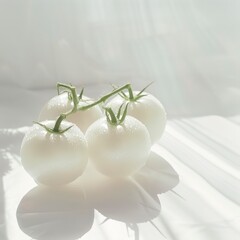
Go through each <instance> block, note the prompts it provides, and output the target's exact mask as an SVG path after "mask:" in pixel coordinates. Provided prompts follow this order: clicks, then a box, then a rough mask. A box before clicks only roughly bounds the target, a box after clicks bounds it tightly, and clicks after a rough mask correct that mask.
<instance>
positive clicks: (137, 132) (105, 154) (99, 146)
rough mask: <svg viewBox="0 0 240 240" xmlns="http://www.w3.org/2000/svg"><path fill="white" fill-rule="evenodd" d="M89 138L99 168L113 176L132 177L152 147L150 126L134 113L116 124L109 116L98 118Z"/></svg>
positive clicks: (89, 130)
mask: <svg viewBox="0 0 240 240" xmlns="http://www.w3.org/2000/svg"><path fill="white" fill-rule="evenodd" d="M86 139H87V142H88V149H89V156H90V159H91V160H92V162H93V163H94V165H95V167H96V169H97V170H98V171H100V172H101V173H103V174H105V175H108V176H111V177H119V176H128V175H131V174H132V173H134V172H136V171H137V170H138V169H140V168H141V167H143V166H144V165H145V163H146V161H147V158H148V155H149V152H150V148H151V140H150V136H149V133H148V130H147V128H146V127H145V126H144V125H143V124H142V123H141V122H140V121H138V120H137V119H136V118H133V117H131V116H126V118H125V119H124V121H123V122H121V123H117V124H115V125H114V124H111V123H109V122H108V121H107V119H106V118H105V117H103V118H101V119H99V120H97V121H96V122H94V123H93V124H92V125H91V126H90V127H89V128H88V130H87V132H86Z"/></svg>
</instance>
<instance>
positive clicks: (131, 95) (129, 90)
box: [128, 87, 134, 101]
mask: <svg viewBox="0 0 240 240" xmlns="http://www.w3.org/2000/svg"><path fill="white" fill-rule="evenodd" d="M128 93H129V100H130V101H133V100H134V95H133V90H132V88H131V87H130V88H128Z"/></svg>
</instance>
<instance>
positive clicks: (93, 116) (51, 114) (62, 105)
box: [39, 93, 103, 133]
mask: <svg viewBox="0 0 240 240" xmlns="http://www.w3.org/2000/svg"><path fill="white" fill-rule="evenodd" d="M83 100H84V101H80V102H79V103H78V106H79V107H82V106H85V105H87V104H90V103H93V101H92V100H90V99H89V98H88V97H83ZM72 108H73V102H72V101H71V100H69V98H68V94H67V93H62V94H60V95H58V96H55V97H53V98H51V99H50V100H49V101H48V102H47V103H46V104H45V105H44V107H43V109H42V110H41V112H40V115H39V121H45V120H56V119H57V118H58V117H59V115H60V114H61V113H66V112H68V111H70V110H71V109H72ZM102 116H103V112H102V110H101V108H100V107H99V106H98V105H96V106H94V107H92V108H90V109H88V110H84V111H78V112H75V113H73V114H70V115H69V116H67V118H66V120H67V121H69V122H72V123H74V124H76V125H77V126H78V127H79V128H80V129H81V131H82V132H83V133H85V132H86V130H87V128H88V127H89V126H90V125H91V124H92V123H93V122H95V121H96V120H98V119H99V118H101V117H102Z"/></svg>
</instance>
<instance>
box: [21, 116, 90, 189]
mask: <svg viewBox="0 0 240 240" xmlns="http://www.w3.org/2000/svg"><path fill="white" fill-rule="evenodd" d="M42 124H44V125H45V126H46V127H49V128H53V126H54V124H55V121H45V122H42ZM71 125H73V124H72V123H69V122H67V121H63V122H62V123H61V128H62V129H67V128H68V127H70V126H71ZM20 155H21V161H22V165H23V167H24V169H25V170H26V171H27V172H28V173H29V174H30V175H31V176H32V177H33V178H34V180H35V181H36V182H37V183H40V184H44V185H53V186H54V185H63V184H67V183H70V182H72V181H73V180H75V179H76V178H77V177H79V176H80V175H81V174H82V173H83V171H84V169H85V166H86V164H87V160H88V154H87V142H86V140H85V137H84V135H83V133H82V132H81V130H80V129H79V128H78V127H77V126H76V125H73V126H72V127H71V128H70V129H68V130H67V131H65V132H64V133H61V134H60V133H50V132H48V131H47V130H46V129H45V128H44V127H42V126H39V125H38V124H34V125H33V126H32V127H31V128H30V129H29V130H28V132H27V133H26V135H25V137H24V139H23V142H22V146H21V152H20Z"/></svg>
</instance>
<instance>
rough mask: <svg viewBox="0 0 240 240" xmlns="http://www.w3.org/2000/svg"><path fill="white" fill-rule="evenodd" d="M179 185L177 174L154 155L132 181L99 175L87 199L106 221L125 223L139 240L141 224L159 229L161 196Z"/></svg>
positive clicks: (131, 178) (166, 163)
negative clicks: (155, 223)
mask: <svg viewBox="0 0 240 240" xmlns="http://www.w3.org/2000/svg"><path fill="white" fill-rule="evenodd" d="M93 175H94V173H93V172H92V176H93ZM178 183H179V177H178V174H177V173H176V171H175V170H174V169H173V168H172V167H171V165H170V164H169V163H168V162H167V161H166V160H164V159H163V158H162V157H160V156H158V155H157V154H155V153H154V152H152V153H151V154H150V156H149V159H148V162H147V164H146V165H145V166H144V167H143V168H142V169H141V170H140V171H139V172H138V173H136V174H135V175H133V176H132V177H130V178H122V179H121V178H119V179H110V178H107V177H104V176H102V177H100V175H98V176H97V181H96V183H95V185H94V184H93V183H92V184H91V188H88V189H89V190H88V195H89V196H90V197H89V199H91V200H92V203H93V205H94V206H95V208H96V209H97V210H98V211H99V212H100V213H101V214H102V215H104V216H105V217H106V218H107V220H108V219H113V220H117V221H121V222H124V223H126V224H127V226H128V227H130V228H131V229H132V230H133V231H134V232H135V239H138V238H139V230H138V226H137V224H138V223H144V222H150V223H151V224H152V225H153V226H154V227H155V228H157V226H155V225H154V223H153V222H152V220H153V219H154V218H156V217H157V216H158V215H159V214H160V210H161V204H160V201H159V198H158V194H160V193H164V192H167V191H169V190H171V189H172V188H174V187H175V186H176V185H177V184H178ZM157 230H158V231H159V232H160V230H159V229H158V228H157ZM160 233H161V232H160Z"/></svg>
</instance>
